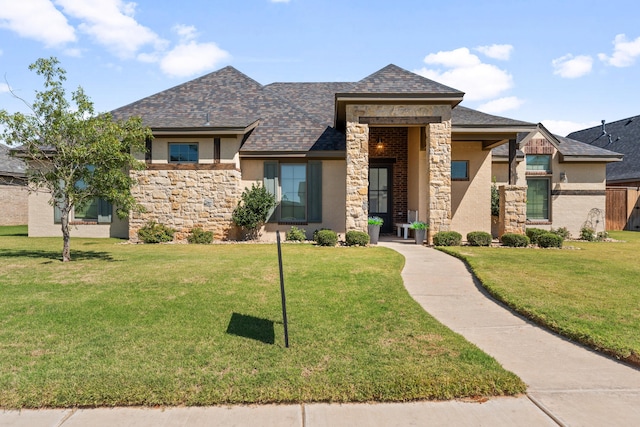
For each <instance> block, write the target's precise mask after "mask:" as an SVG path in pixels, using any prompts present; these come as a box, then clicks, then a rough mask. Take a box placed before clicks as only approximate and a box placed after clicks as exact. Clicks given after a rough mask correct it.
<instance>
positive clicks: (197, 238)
mask: <svg viewBox="0 0 640 427" xmlns="http://www.w3.org/2000/svg"><path fill="white" fill-rule="evenodd" d="M187 242H189V243H195V244H199V245H208V244H210V243H211V242H213V231H204V230H203V229H202V228H200V227H196V228H194V229H193V230H191V234H189V236H188V237H187Z"/></svg>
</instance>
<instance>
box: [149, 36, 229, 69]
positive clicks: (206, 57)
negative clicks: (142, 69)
mask: <svg viewBox="0 0 640 427" xmlns="http://www.w3.org/2000/svg"><path fill="white" fill-rule="evenodd" d="M229 57H230V55H229V53H228V52H226V51H224V50H222V49H220V48H219V47H218V46H217V45H216V44H215V43H196V42H195V41H190V42H187V43H181V44H179V45H177V46H176V47H174V48H173V49H172V50H171V51H169V52H168V53H167V54H166V55H165V56H164V58H162V60H161V61H160V69H162V71H163V72H164V73H165V74H167V75H169V76H171V77H188V76H192V75H194V74H198V73H201V72H203V71H207V70H211V69H213V68H215V67H216V66H217V65H218V64H220V63H221V62H223V61H225V60H227V59H228V58H229Z"/></svg>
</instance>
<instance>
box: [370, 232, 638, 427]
mask: <svg viewBox="0 0 640 427" xmlns="http://www.w3.org/2000/svg"><path fill="white" fill-rule="evenodd" d="M380 245H381V246H386V247H389V248H391V249H394V250H396V251H398V252H400V253H401V254H402V255H404V257H405V259H406V263H405V267H404V270H403V271H402V278H403V280H404V283H405V286H406V287H407V290H408V291H409V293H410V294H411V296H412V297H413V298H414V299H415V300H416V301H417V302H418V303H420V305H421V306H422V307H423V308H424V309H425V310H426V311H427V312H429V313H430V314H431V315H432V316H434V317H435V318H436V319H438V320H439V321H440V322H442V323H443V324H444V325H446V326H447V327H449V328H450V329H452V330H453V331H455V332H457V333H459V334H461V335H463V336H464V337H465V338H466V339H467V340H469V341H470V342H472V343H474V344H475V345H477V346H478V347H479V348H481V349H482V350H484V351H485V352H486V353H488V354H490V355H491V356H493V357H494V358H495V359H496V360H497V361H498V362H500V364H502V366H504V367H505V368H506V369H508V370H510V371H511V372H514V373H515V374H516V375H518V376H519V377H520V378H522V380H523V381H524V382H525V383H526V384H527V385H528V392H527V395H528V396H529V398H530V399H531V400H532V401H534V402H536V404H537V405H539V406H540V407H541V408H542V409H543V410H545V411H546V412H547V413H548V414H549V415H550V416H551V417H553V419H554V420H556V421H557V422H558V423H559V424H561V425H570V426H631V425H640V370H638V369H635V368H632V367H629V366H627V365H625V364H622V363H619V362H617V361H615V360H613V359H611V358H609V357H606V356H603V355H601V354H599V353H596V352H594V351H591V350H589V349H587V348H585V347H583V346H580V345H577V344H574V343H572V342H570V341H568V340H566V339H563V338H561V337H559V336H558V335H556V334H553V333H551V332H548V331H546V330H543V329H542V328H540V327H538V326H536V325H534V324H533V323H531V322H528V321H527V320H524V319H523V318H522V317H519V316H518V315H515V314H513V313H512V312H511V311H510V310H508V309H507V308H505V307H504V306H503V305H501V304H499V303H497V302H495V301H494V300H493V299H492V298H491V297H490V296H489V295H488V294H487V292H486V291H485V290H484V289H483V288H482V287H481V286H480V284H479V283H478V281H477V280H476V279H475V277H474V276H473V275H472V274H471V273H470V272H469V270H468V269H467V267H466V265H465V264H464V263H463V262H462V261H460V260H458V259H457V258H454V257H451V256H449V255H447V254H444V253H442V252H440V251H437V250H435V249H432V248H427V247H424V246H419V245H415V244H413V242H410V243H409V242H408V241H398V240H394V241H385V242H381V243H380ZM638 333H640V331H639V332H638Z"/></svg>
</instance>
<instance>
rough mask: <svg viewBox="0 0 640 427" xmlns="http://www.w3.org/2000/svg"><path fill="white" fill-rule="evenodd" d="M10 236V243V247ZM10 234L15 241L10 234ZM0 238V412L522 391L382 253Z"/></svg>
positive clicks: (398, 262)
mask: <svg viewBox="0 0 640 427" xmlns="http://www.w3.org/2000/svg"><path fill="white" fill-rule="evenodd" d="M3 234H4V235H3ZM16 234H17V235H16ZM61 247H62V241H61V239H53V238H27V237H25V236H24V232H17V233H16V232H15V230H13V231H11V232H7V231H6V230H5V232H4V233H3V232H2V230H1V229H0V263H1V265H2V268H1V269H0V294H1V295H2V298H1V299H0V407H4V408H25V407H71V406H111V405H212V404H221V403H267V402H310V401H335V402H347V401H374V400H375V401H407V400H414V399H451V398H454V397H465V396H485V395H502V394H517V393H520V392H523V391H524V389H525V386H524V384H523V383H522V382H521V381H520V380H519V379H518V378H517V377H516V376H515V375H513V374H511V373H509V372H506V371H504V370H503V369H502V368H501V367H500V366H499V365H498V363H497V362H495V361H494V360H493V359H492V358H490V357H489V356H487V355H486V354H484V353H483V352H481V351H480V350H478V349H477V348H476V347H475V346H473V345H471V344H470V343H468V342H466V341H465V340H464V339H463V338H461V337H460V336H458V335H456V334H454V333H452V332H451V331H450V330H448V329H447V328H445V327H443V326H442V325H440V324H439V323H438V322H436V321H435V320H434V319H433V318H432V317H431V316H429V315H428V314H427V313H425V312H424V311H423V310H422V309H421V308H420V307H419V305H418V304H417V303H416V302H415V301H413V300H412V299H411V298H410V296H409V295H408V294H407V292H406V291H405V289H404V287H403V286H402V280H401V278H400V270H401V268H402V265H403V258H402V257H401V256H400V255H399V254H397V253H395V252H393V251H391V250H389V249H385V248H320V247H314V246H311V245H304V244H287V245H284V246H283V256H284V266H285V281H286V288H287V303H288V315H289V322H290V324H289V336H290V344H291V347H290V348H288V349H287V348H285V347H284V342H283V341H284V340H283V325H282V320H281V319H282V316H281V308H280V293H279V282H278V270H277V251H276V247H275V245H270V244H267V245H264V244H257V245H251V244H223V245H206V246H205V245H202V246H201V245H131V244H124V243H122V242H121V241H118V240H107V239H105V240H99V239H76V238H72V241H71V248H72V258H73V259H74V261H72V262H70V263H62V262H60V261H59V259H60V251H61Z"/></svg>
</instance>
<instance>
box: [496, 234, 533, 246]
mask: <svg viewBox="0 0 640 427" xmlns="http://www.w3.org/2000/svg"><path fill="white" fill-rule="evenodd" d="M501 240H502V244H503V245H505V246H509V247H512V248H526V247H527V246H529V244H530V243H531V240H529V238H528V237H527V236H525V235H524V234H514V233H506V234H503V235H502V237H501Z"/></svg>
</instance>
